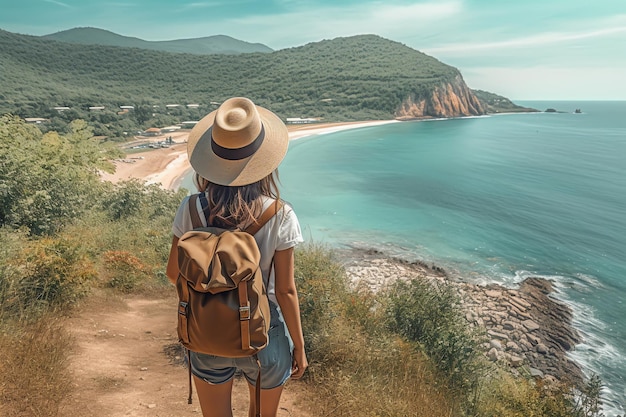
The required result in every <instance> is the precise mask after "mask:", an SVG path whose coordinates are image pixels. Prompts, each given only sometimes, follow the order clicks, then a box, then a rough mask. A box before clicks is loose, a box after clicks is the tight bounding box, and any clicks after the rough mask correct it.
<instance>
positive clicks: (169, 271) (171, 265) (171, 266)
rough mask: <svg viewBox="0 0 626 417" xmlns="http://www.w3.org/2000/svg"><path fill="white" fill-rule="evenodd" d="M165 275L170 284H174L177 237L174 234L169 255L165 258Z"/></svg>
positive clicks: (176, 261) (176, 269) (176, 272)
mask: <svg viewBox="0 0 626 417" xmlns="http://www.w3.org/2000/svg"><path fill="white" fill-rule="evenodd" d="M165 275H167V278H169V280H170V282H171V283H172V284H176V279H177V278H178V238H177V237H176V236H174V237H173V238H172V247H171V248H170V257H169V258H168V260H167V268H166V269H165Z"/></svg>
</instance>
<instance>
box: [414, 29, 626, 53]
mask: <svg viewBox="0 0 626 417" xmlns="http://www.w3.org/2000/svg"><path fill="white" fill-rule="evenodd" d="M622 34H626V25H625V26H615V27H609V28H604V29H591V30H587V31H583V32H569V33H566V32H544V33H541V34H538V35H532V36H526V37H521V38H512V39H508V40H504V41H495V42H470V43H456V44H449V45H444V46H439V47H433V48H426V49H425V52H427V53H429V54H438V53H447V54H451V53H456V54H460V55H467V54H472V53H475V52H476V51H497V50H499V49H511V48H532V47H536V46H547V45H553V44H559V43H564V42H570V41H577V40H585V39H593V38H601V37H610V36H613V35H622Z"/></svg>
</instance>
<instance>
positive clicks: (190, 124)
mask: <svg viewBox="0 0 626 417" xmlns="http://www.w3.org/2000/svg"><path fill="white" fill-rule="evenodd" d="M197 124H198V121H197V120H186V121H184V122H180V123H179V125H180V126H182V127H183V128H185V129H189V128H192V127H194V126H195V125H197Z"/></svg>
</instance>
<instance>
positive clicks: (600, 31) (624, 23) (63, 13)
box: [0, 0, 626, 100]
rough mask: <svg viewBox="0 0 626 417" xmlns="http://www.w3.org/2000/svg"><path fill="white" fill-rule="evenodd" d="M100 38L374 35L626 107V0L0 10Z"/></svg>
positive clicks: (515, 92) (485, 75) (481, 85)
mask: <svg viewBox="0 0 626 417" xmlns="http://www.w3.org/2000/svg"><path fill="white" fill-rule="evenodd" d="M84 26H92V27H98V28H102V29H107V30H110V31H113V32H116V33H119V34H121V35H125V36H135V37H138V38H141V39H145V40H170V39H182V38H196V37H203V36H210V35H218V34H223V35H229V36H232V37H234V38H237V39H241V40H244V41H248V42H260V43H263V44H265V45H267V46H269V47H270V48H273V49H283V48H289V47H294V46H301V45H304V44H306V43H309V42H316V41H320V40H322V39H332V38H335V37H339V36H352V35H357V34H366V33H373V34H377V35H380V36H382V37H385V38H387V39H391V40H394V41H398V42H402V43H404V44H406V45H408V46H410V47H412V48H414V49H417V50H420V51H422V52H425V53H427V54H429V55H432V56H434V57H436V58H438V59H439V60H441V61H443V62H445V63H447V64H450V65H453V66H455V67H457V68H459V69H460V70H461V72H462V74H463V76H464V78H465V81H466V82H467V84H468V85H469V86H470V87H471V88H476V89H483V90H488V91H492V92H495V93H498V94H502V95H504V96H507V97H509V98H511V99H514V100H533V99H550V100H568V99H572V100H584V99H588V100H626V0H432V1H431V0H423V1H404V0H358V1H357V0H326V1H307V0H267V1H256V0H170V1H164V0H99V1H92V0H0V28H1V29H4V30H8V31H11V32H17V33H23V34H30V35H45V34H49V33H53V32H57V31H60V30H65V29H70V28H73V27H84Z"/></svg>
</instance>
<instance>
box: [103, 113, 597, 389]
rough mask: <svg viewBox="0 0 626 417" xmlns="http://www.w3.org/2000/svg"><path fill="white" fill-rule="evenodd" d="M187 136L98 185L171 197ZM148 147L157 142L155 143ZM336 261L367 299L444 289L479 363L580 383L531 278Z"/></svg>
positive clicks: (540, 286) (566, 321) (374, 259)
mask: <svg viewBox="0 0 626 417" xmlns="http://www.w3.org/2000/svg"><path fill="white" fill-rule="evenodd" d="M398 122H400V121H398V120H386V121H371V122H349V123H329V124H315V125H289V126H288V129H289V138H290V140H298V139H301V138H305V137H310V136H316V135H323V134H327V133H334V132H338V131H343V130H348V129H356V128H361V127H369V126H378V125H382V124H387V123H398ZM187 135H188V132H180V134H179V135H178V136H177V137H176V139H175V142H176V143H175V144H174V145H172V146H171V147H169V148H163V149H156V150H151V151H148V152H141V153H136V154H133V155H131V156H129V157H127V158H126V159H124V160H119V161H115V164H116V167H117V170H116V173H115V174H113V175H111V174H104V175H103V179H105V180H109V181H112V182H118V181H123V180H127V179H131V178H136V179H139V180H143V181H145V182H147V183H148V184H159V185H160V186H161V187H162V188H164V189H170V190H175V189H177V188H178V187H179V186H180V183H181V180H182V178H183V177H185V176H186V175H187V174H188V172H189V171H190V169H191V167H190V165H189V163H188V160H187V154H186V140H187ZM151 140H154V141H159V140H163V139H161V138H159V137H154V138H151ZM337 253H338V254H339V257H340V259H339V260H340V262H342V263H343V264H344V266H345V268H346V271H347V274H348V278H349V280H350V281H351V282H352V283H357V282H358V283H362V284H364V285H366V286H367V287H369V288H370V289H371V290H374V291H376V290H378V289H380V288H382V287H383V286H385V285H387V284H388V283H390V282H391V280H393V279H412V278H420V279H429V280H441V281H445V282H447V283H451V284H452V285H453V286H454V288H455V289H456V290H457V291H458V293H459V295H460V296H461V298H462V300H463V302H462V307H463V310H464V313H465V318H466V319H467V321H468V323H469V324H470V325H471V326H473V327H480V328H482V329H483V330H484V332H485V334H486V335H487V339H486V342H485V344H484V345H483V348H484V354H485V356H486V357H487V358H488V359H489V360H490V361H492V362H497V363H499V364H502V365H504V366H505V367H508V368H509V369H510V371H511V372H512V373H513V374H516V375H524V376H531V377H535V378H541V379H543V380H544V381H546V382H550V381H555V380H559V381H563V380H567V381H568V382H570V383H573V384H574V385H576V386H580V384H581V383H582V382H583V381H584V376H583V373H582V370H581V367H580V365H578V364H577V363H575V362H574V361H573V360H572V359H570V358H569V357H568V352H570V351H571V350H572V349H574V348H575V345H576V344H577V343H579V342H580V337H579V335H578V333H577V331H576V329H575V328H574V327H573V324H572V311H571V308H570V307H569V306H567V305H566V304H564V303H561V302H558V301H555V300H554V299H553V298H552V297H551V296H550V293H551V292H552V291H553V288H552V285H551V284H550V282H549V281H548V280H545V279H542V278H530V279H527V280H526V281H524V282H523V283H522V284H520V286H519V287H517V288H508V287H505V286H503V285H499V284H489V285H479V284H471V283H468V282H460V281H451V280H450V279H449V277H447V275H446V273H445V271H444V270H443V269H442V268H440V267H438V266H435V265H432V266H428V265H426V264H423V263H419V262H418V263H409V262H405V261H403V260H400V259H397V258H393V257H391V256H388V255H386V254H384V253H382V252H379V251H377V250H368V249H363V248H354V249H349V250H343V249H340V250H338V251H337ZM546 311H547V312H549V313H548V314H546V313H545V312H546Z"/></svg>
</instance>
